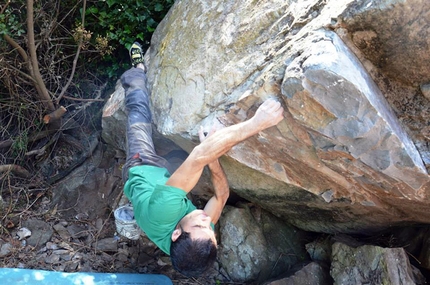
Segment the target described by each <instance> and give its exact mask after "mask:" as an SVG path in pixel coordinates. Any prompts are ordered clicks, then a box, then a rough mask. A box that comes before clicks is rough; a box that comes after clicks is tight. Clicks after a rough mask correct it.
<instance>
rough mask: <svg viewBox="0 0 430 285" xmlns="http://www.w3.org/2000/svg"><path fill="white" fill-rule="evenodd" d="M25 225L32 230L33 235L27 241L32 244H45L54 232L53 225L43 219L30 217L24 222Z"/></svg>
mask: <svg viewBox="0 0 430 285" xmlns="http://www.w3.org/2000/svg"><path fill="white" fill-rule="evenodd" d="M23 226H24V227H26V228H28V229H29V230H30V231H31V236H30V237H29V238H27V243H28V245H31V246H43V245H45V244H46V243H47V242H48V241H49V240H50V239H51V237H52V234H53V233H54V230H53V229H52V227H51V226H50V225H49V224H48V223H46V222H44V221H41V220H36V219H29V220H26V221H24V222H23Z"/></svg>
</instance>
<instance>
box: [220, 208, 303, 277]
mask: <svg viewBox="0 0 430 285" xmlns="http://www.w3.org/2000/svg"><path fill="white" fill-rule="evenodd" d="M220 232H221V235H220V236H221V243H220V244H221V246H220V250H219V253H218V256H219V260H220V262H221V264H222V266H223V268H224V269H225V270H226V272H227V273H228V275H229V276H230V278H231V279H232V280H234V281H237V282H249V281H255V280H257V279H258V280H259V281H260V282H261V281H264V280H267V279H268V278H270V277H275V276H277V275H279V274H280V273H282V272H284V271H285V269H286V268H291V267H292V266H293V265H295V264H297V263H299V262H303V261H305V260H307V259H308V258H307V254H306V251H305V250H304V243H305V237H306V234H305V233H303V232H301V231H299V230H297V229H295V228H294V227H291V226H288V225H285V224H283V223H280V222H279V221H278V220H277V219H276V217H274V216H272V215H268V214H267V213H265V212H264V211H263V212H261V211H259V212H257V213H251V209H249V208H233V207H230V206H227V207H226V209H225V210H224V212H223V216H222V219H221V220H220Z"/></svg>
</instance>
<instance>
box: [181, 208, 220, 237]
mask: <svg viewBox="0 0 430 285" xmlns="http://www.w3.org/2000/svg"><path fill="white" fill-rule="evenodd" d="M179 226H180V227H181V228H182V230H183V231H185V232H188V233H190V236H191V239H193V240H196V239H205V240H206V239H211V240H212V241H213V243H214V244H215V245H216V244H217V242H216V238H215V233H214V231H213V230H212V227H211V217H209V216H208V215H207V214H206V213H205V211H203V210H194V211H192V212H191V213H189V214H188V215H186V216H185V217H183V218H182V220H181V221H180V222H179Z"/></svg>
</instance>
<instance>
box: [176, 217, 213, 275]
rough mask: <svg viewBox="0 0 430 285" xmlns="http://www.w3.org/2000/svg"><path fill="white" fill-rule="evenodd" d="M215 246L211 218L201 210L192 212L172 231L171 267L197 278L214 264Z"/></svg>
mask: <svg viewBox="0 0 430 285" xmlns="http://www.w3.org/2000/svg"><path fill="white" fill-rule="evenodd" d="M216 246H217V242H216V238H215V233H214V231H213V230H212V227H211V218H210V217H209V216H208V215H206V213H205V212H204V211H202V210H194V211H192V212H191V213H189V214H188V215H186V216H185V217H183V218H182V219H181V220H180V221H179V223H178V225H177V226H176V229H175V230H174V231H173V234H172V244H171V246H170V257H171V260H172V265H173V267H174V268H175V269H176V270H177V271H179V272H181V273H182V274H184V275H186V276H188V277H194V276H199V275H201V274H202V273H203V272H204V271H206V270H207V269H209V268H210V267H212V265H213V263H214V262H215V260H216V253H217V248H216Z"/></svg>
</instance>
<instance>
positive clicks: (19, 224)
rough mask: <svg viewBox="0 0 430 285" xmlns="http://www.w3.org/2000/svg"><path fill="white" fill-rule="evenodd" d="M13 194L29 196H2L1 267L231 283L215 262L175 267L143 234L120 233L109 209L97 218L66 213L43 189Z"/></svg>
mask: <svg viewBox="0 0 430 285" xmlns="http://www.w3.org/2000/svg"><path fill="white" fill-rule="evenodd" d="M13 196H14V197H13V199H17V198H20V199H21V201H22V200H27V201H26V203H22V205H21V206H20V205H19V204H14V203H15V202H12V203H11V201H12V200H10V197H9V198H8V197H6V199H5V202H6V203H5V205H9V208H7V207H6V211H4V212H6V214H5V215H4V216H3V223H2V228H1V235H0V246H1V250H0V267H3V268H5V267H7V268H27V269H44V270H54V271H62V272H116V273H141V274H145V273H151V274H164V275H166V276H168V277H169V278H170V279H171V280H172V282H173V284H232V283H231V282H229V280H228V278H226V276H225V274H223V273H222V270H221V271H220V270H216V268H217V266H215V268H214V269H213V270H211V272H208V273H207V274H206V275H205V276H203V277H200V278H198V279H196V278H191V279H190V278H186V277H184V276H182V275H181V274H179V273H177V272H175V270H174V269H173V268H172V266H171V264H170V258H169V257H168V256H167V255H165V254H164V253H163V252H161V251H160V250H159V249H158V248H157V247H156V246H155V245H154V244H153V243H152V242H150V241H149V240H148V239H147V238H146V237H142V238H141V239H140V240H137V241H131V240H128V239H126V238H123V237H120V236H119V235H118V234H117V233H116V228H115V220H114V217H113V213H112V211H107V212H106V215H105V216H104V217H102V218H98V219H97V220H90V219H88V217H86V216H85V215H77V216H75V217H68V218H66V219H65V218H61V216H62V215H61V213H59V211H58V210H56V209H52V208H51V207H50V198H49V197H48V195H47V194H46V193H44V192H40V193H39V194H34V195H31V194H28V193H27V195H22V196H21V197H17V196H16V195H13ZM8 200H9V201H8ZM14 201H17V200H14ZM8 209H10V210H8ZM11 209H13V210H11ZM235 284H237V283H235Z"/></svg>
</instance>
